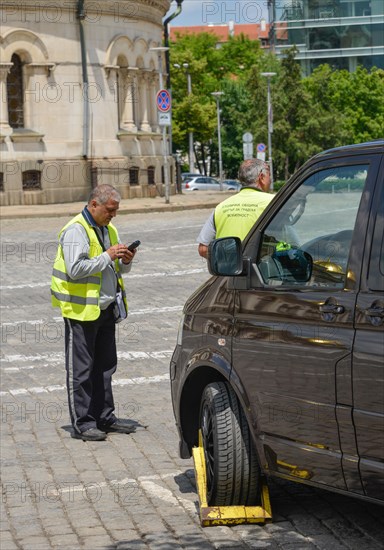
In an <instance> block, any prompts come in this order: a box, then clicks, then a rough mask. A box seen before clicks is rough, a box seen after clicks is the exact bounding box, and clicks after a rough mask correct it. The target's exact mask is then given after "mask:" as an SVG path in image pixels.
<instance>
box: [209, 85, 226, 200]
mask: <svg viewBox="0 0 384 550" xmlns="http://www.w3.org/2000/svg"><path fill="white" fill-rule="evenodd" d="M211 95H213V97H214V98H215V99H216V110H217V143H218V148H219V181H220V191H222V190H223V159H222V156H221V125H220V96H222V95H224V92H212V93H211Z"/></svg>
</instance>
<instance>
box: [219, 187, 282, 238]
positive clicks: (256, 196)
mask: <svg viewBox="0 0 384 550" xmlns="http://www.w3.org/2000/svg"><path fill="white" fill-rule="evenodd" d="M273 197H274V195H271V194H269V193H264V192H263V191H259V190H258V189H253V188H252V187H245V188H244V189H241V191H239V193H236V195H233V197H229V198H228V199H226V200H225V201H223V202H221V203H220V204H218V205H217V206H216V208H215V214H214V218H215V227H216V239H219V238H221V237H239V238H240V239H241V240H243V239H244V238H245V237H246V236H247V235H248V233H249V231H250V230H251V228H252V227H253V225H254V224H255V222H256V220H257V219H258V218H259V216H260V214H261V213H262V212H263V210H264V209H265V207H266V206H267V205H268V204H269V203H270V202H271V200H272V199H273Z"/></svg>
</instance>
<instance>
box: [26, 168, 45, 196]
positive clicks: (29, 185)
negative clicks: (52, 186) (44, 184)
mask: <svg viewBox="0 0 384 550" xmlns="http://www.w3.org/2000/svg"><path fill="white" fill-rule="evenodd" d="M30 189H41V172H40V171H39V170H26V171H25V172H23V190H24V191H29V190H30Z"/></svg>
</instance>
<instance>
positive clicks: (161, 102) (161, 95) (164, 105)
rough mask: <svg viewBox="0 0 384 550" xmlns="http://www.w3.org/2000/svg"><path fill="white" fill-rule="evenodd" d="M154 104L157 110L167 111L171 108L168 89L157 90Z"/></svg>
mask: <svg viewBox="0 0 384 550" xmlns="http://www.w3.org/2000/svg"><path fill="white" fill-rule="evenodd" d="M156 105H157V108H158V110H159V111H161V112H162V113H167V112H168V111H169V110H170V108H171V94H170V93H169V92H168V90H159V91H158V92H157V95H156Z"/></svg>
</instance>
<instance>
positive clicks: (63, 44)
mask: <svg viewBox="0 0 384 550" xmlns="http://www.w3.org/2000/svg"><path fill="white" fill-rule="evenodd" d="M169 7H170V1H169V0H136V1H134V2H130V1H127V0H102V1H90V0H61V1H59V0H37V1H36V0H22V1H21V2H20V3H18V2H16V1H14V0H5V1H4V2H3V3H2V7H1V12H0V14H1V21H2V24H1V36H0V52H1V57H0V94H1V98H0V99H1V101H0V151H1V167H0V174H1V175H0V201H1V202H0V204H2V205H8V204H44V203H56V202H71V201H77V200H84V199H85V198H86V197H87V196H88V194H89V192H90V190H91V188H92V187H93V186H95V185H97V184H99V183H111V184H112V185H114V186H115V187H117V188H118V189H119V191H120V192H121V195H122V197H123V198H133V197H143V196H154V195H155V194H156V193H163V192H164V189H163V188H164V183H163V182H164V180H165V178H164V166H163V161H164V149H163V142H162V132H161V129H160V127H159V126H158V121H157V107H156V93H157V91H158V89H159V80H160V75H159V68H160V66H162V67H165V63H161V64H160V63H159V57H158V56H159V52H158V51H156V50H153V48H156V47H159V46H161V43H162V35H163V26H162V18H163V17H164V15H165V13H166V12H167V11H168V9H169ZM160 55H164V54H163V53H162V54H160ZM167 161H168V162H167V163H166V167H167V169H170V172H169V176H168V178H169V180H170V182H171V186H170V191H171V193H172V192H174V184H173V183H172V182H173V179H174V177H173V166H172V159H171V157H169V158H168V159H167ZM167 165H168V166H167Z"/></svg>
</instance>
